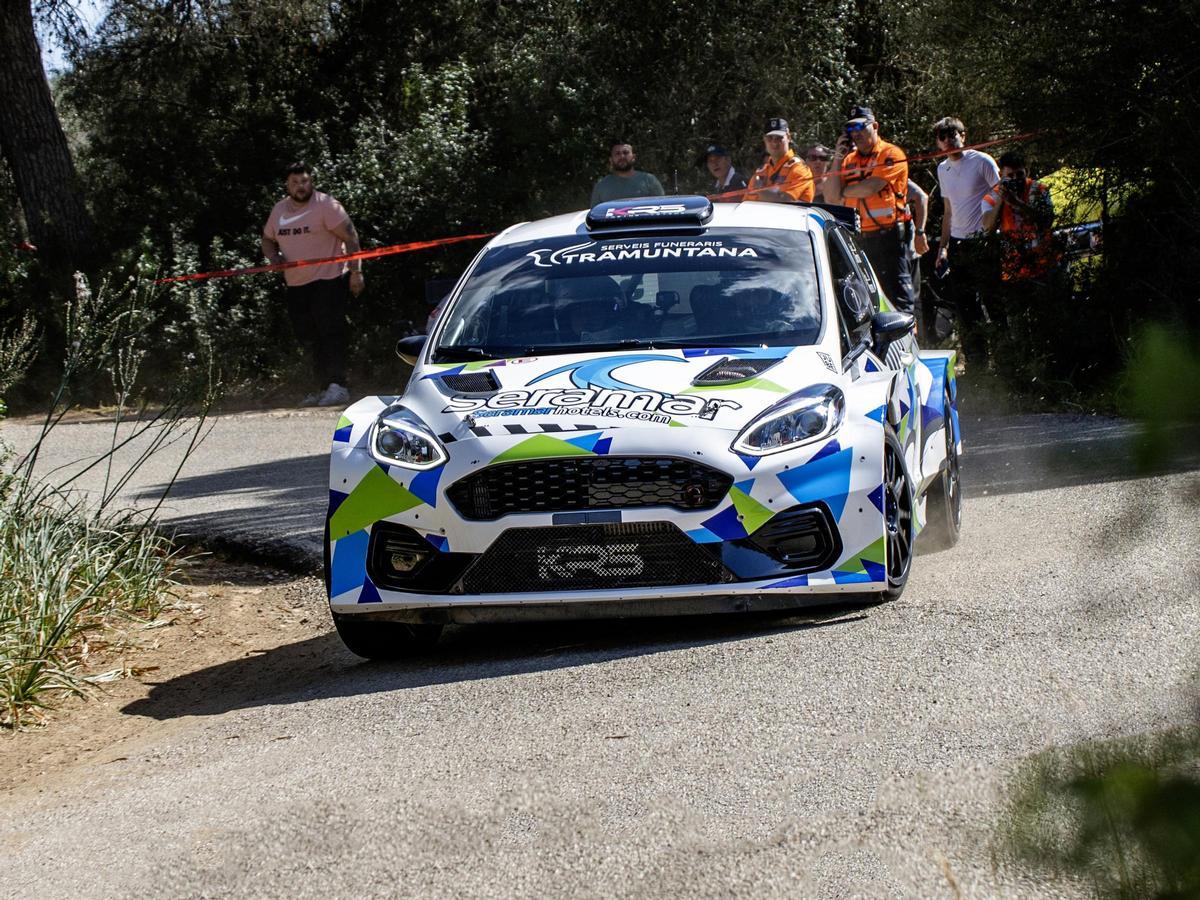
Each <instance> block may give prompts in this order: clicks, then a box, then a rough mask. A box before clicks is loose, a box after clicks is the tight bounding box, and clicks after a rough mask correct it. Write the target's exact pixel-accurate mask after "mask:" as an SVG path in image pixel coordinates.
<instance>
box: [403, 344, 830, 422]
mask: <svg viewBox="0 0 1200 900" xmlns="http://www.w3.org/2000/svg"><path fill="white" fill-rule="evenodd" d="M842 381H843V377H842V375H841V373H840V371H839V369H838V366H837V364H836V362H835V361H834V359H833V358H832V357H831V356H830V354H829V353H827V352H825V351H823V350H821V349H819V348H817V347H724V348H705V349H697V350H692V349H686V350H679V349H675V350H632V351H624V352H617V353H612V352H609V353H575V354H559V355H553V356H541V357H526V358H518V359H500V360H481V361H478V362H469V363H456V364H441V365H432V364H424V365H419V366H418V367H417V369H416V370H415V371H414V373H413V376H412V380H411V381H410V383H409V387H408V390H407V391H406V392H405V394H404V396H403V397H400V398H398V401H399V402H400V403H402V404H403V405H404V406H405V407H407V408H408V409H410V410H411V411H412V412H414V413H415V414H416V415H418V416H419V417H420V418H421V419H423V420H424V421H425V422H426V423H427V424H428V425H429V426H430V427H431V428H432V429H433V430H434V431H435V432H437V433H439V434H444V433H450V434H453V435H454V436H455V437H456V438H458V437H468V436H470V435H471V434H474V435H476V436H496V435H501V434H506V433H507V434H513V435H520V434H528V433H532V432H553V431H559V430H563V431H567V430H578V429H587V428H660V429H661V428H679V427H695V426H701V427H709V428H720V429H726V430H730V431H740V430H741V429H742V428H743V427H744V426H745V425H746V424H747V423H748V422H749V421H750V420H751V419H753V418H754V417H755V416H756V415H758V414H759V413H760V412H762V411H763V410H764V409H766V408H768V407H770V406H772V405H774V404H775V403H778V402H779V401H780V400H782V399H783V398H785V397H786V396H788V395H789V394H791V393H794V392H795V391H797V390H800V389H801V388H804V387H807V386H809V385H812V384H817V383H841V382H842Z"/></svg>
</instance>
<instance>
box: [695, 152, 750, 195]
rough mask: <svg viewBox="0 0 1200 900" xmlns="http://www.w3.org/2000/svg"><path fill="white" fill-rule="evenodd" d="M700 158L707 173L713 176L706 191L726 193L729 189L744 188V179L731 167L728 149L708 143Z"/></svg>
mask: <svg viewBox="0 0 1200 900" xmlns="http://www.w3.org/2000/svg"><path fill="white" fill-rule="evenodd" d="M702 159H703V161H704V164H705V165H706V166H708V173H709V174H710V175H711V176H712V177H713V180H712V183H711V184H709V186H708V193H710V194H727V193H729V192H730V191H740V190H744V189H745V187H746V179H745V178H743V177H742V176H741V175H739V174H738V173H737V170H736V169H735V168H734V167H733V161H732V160H731V159H730V158H729V151H728V150H726V149H725V148H724V147H722V146H721V145H720V144H709V145H708V147H707V148H706V149H705V151H704V156H703V157H702ZM729 199H731V200H732V199H736V198H734V197H731V198H729Z"/></svg>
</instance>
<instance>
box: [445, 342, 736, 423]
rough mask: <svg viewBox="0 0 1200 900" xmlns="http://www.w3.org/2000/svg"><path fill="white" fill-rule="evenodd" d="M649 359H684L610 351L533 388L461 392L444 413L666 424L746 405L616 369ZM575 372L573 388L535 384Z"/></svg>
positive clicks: (557, 371)
mask: <svg viewBox="0 0 1200 900" xmlns="http://www.w3.org/2000/svg"><path fill="white" fill-rule="evenodd" d="M643 362H684V360H683V359H681V358H680V357H678V356H663V355H659V354H632V355H625V356H604V357H600V358H598V359H588V360H585V361H583V362H580V363H574V364H572V365H567V366H559V367H558V368H557V369H552V370H550V371H549V372H545V373H543V374H541V375H539V376H538V377H537V378H535V379H533V380H532V381H531V382H530V383H529V389H528V390H508V391H499V392H498V393H495V394H492V395H491V396H490V397H467V396H463V395H461V394H455V395H454V396H453V397H451V398H450V403H449V405H448V406H447V407H446V408H445V409H443V410H442V412H443V413H471V414H474V415H475V416H476V417H477V418H479V417H483V416H488V417H492V416H506V415H507V416H524V415H574V416H597V417H601V418H622V419H635V420H638V421H643V422H653V423H656V424H660V425H668V424H670V421H671V417H672V416H696V417H697V418H700V419H704V420H707V421H711V420H712V419H715V418H716V416H717V413H719V412H720V411H721V410H722V409H741V408H742V405H741V404H740V403H738V402H736V401H734V400H726V399H723V398H720V397H697V396H695V395H691V394H667V393H663V392H662V391H656V390H653V389H651V388H644V387H639V386H638V385H636V384H630V383H629V382H627V381H623V380H621V379H618V378H616V377H615V376H614V375H613V372H614V371H615V370H616V369H620V368H622V367H625V366H631V365H635V364H637V363H643ZM566 374H569V375H570V380H571V384H572V385H574V387H571V388H536V389H535V388H533V385H535V384H537V383H538V382H540V381H545V380H546V379H548V378H552V377H554V376H556V375H566Z"/></svg>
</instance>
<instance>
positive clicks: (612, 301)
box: [433, 229, 821, 362]
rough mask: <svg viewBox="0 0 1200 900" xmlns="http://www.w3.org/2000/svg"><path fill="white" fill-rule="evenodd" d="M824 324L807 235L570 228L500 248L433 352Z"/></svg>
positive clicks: (787, 337)
mask: <svg viewBox="0 0 1200 900" xmlns="http://www.w3.org/2000/svg"><path fill="white" fill-rule="evenodd" d="M820 331H821V304H820V300H819V294H818V291H817V275H816V262H815V259H814V255H813V249H812V243H811V241H810V240H809V235H808V233H807V232H804V231H787V230H782V229H712V230H710V231H708V232H706V233H705V234H703V235H701V236H681V235H646V236H638V237H614V238H602V237H598V238H591V239H589V238H587V237H585V236H581V235H570V236H565V237H559V238H549V239H544V240H538V241H528V242H524V243H520V244H509V245H506V246H502V247H496V248H493V249H491V250H489V251H488V252H487V253H486V254H485V255H484V257H483V259H481V260H480V261H479V264H478V265H477V266H476V267H475V270H474V271H473V272H472V273H471V277H470V278H469V279H468V280H467V282H466V284H465V285H464V286H463V290H462V293H461V294H460V296H459V297H458V298H457V300H456V301H455V302H454V304H453V305H452V306H451V307H450V309H449V310H448V311H447V313H446V323H445V327H444V329H443V330H442V332H441V335H440V338H439V340H438V344H437V347H436V349H435V350H434V355H433V358H434V360H435V361H439V362H447V361H454V360H459V359H470V358H488V359H499V358H503V357H511V356H524V355H534V354H542V355H546V354H554V353H579V352H588V351H592V350H612V349H619V348H623V347H672V346H674V347H690V346H696V347H729V346H747V345H766V346H772V347H777V346H800V345H803V344H812V343H814V342H815V341H816V340H817V338H818V337H819V335H820Z"/></svg>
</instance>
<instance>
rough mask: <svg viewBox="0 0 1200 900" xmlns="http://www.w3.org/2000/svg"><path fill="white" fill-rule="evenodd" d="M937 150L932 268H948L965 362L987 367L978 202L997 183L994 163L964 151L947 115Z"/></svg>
mask: <svg viewBox="0 0 1200 900" xmlns="http://www.w3.org/2000/svg"><path fill="white" fill-rule="evenodd" d="M933 132H934V136H935V137H936V138H937V146H938V150H940V151H942V152H943V153H947V154H948V155H947V156H946V158H945V159H943V160H942V161H941V162H940V163H939V164H938V169H937V174H938V187H939V188H940V190H941V194H942V202H943V212H942V239H941V243H940V245H939V246H938V258H937V265H938V266H939V267H940V266H945V265H949V267H950V285H949V289H950V296H951V297H952V298H953V300H954V304H955V306H956V308H957V310H958V325H959V337H960V338H961V339H962V345H963V355H964V356H965V357H966V358H967V360H969V361H973V362H979V363H986V361H987V337H986V334H985V333H984V330H983V326H984V324H985V323H986V322H987V319H988V316H987V313H986V312H985V311H984V300H983V298H982V297H981V296H980V289H981V288H982V287H983V286H984V284H986V272H984V271H983V270H982V265H983V260H982V259H981V257H982V256H983V241H982V238H983V234H984V233H983V213H982V212H981V205H982V202H983V198H984V197H985V196H986V195H987V194H989V193H991V192H992V190H993V188H995V186H996V185H997V184H998V183H999V181H1000V169H999V167H998V166H997V165H996V161H995V160H994V159H992V158H991V157H990V156H988V155H987V154H986V153H980V152H979V151H978V150H964V149H963V148H964V147H965V146H966V143H967V129H966V127H965V126H964V125H963V123H962V120H961V119H956V118H954V117H953V116H946V117H945V118H944V119H939V120H938V121H937V122H936V123H934V126H933Z"/></svg>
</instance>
